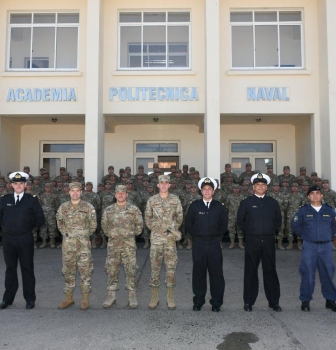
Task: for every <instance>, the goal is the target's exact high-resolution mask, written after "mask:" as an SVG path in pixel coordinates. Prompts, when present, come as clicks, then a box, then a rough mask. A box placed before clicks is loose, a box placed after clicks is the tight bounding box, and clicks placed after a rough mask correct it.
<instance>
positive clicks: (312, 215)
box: [292, 204, 336, 242]
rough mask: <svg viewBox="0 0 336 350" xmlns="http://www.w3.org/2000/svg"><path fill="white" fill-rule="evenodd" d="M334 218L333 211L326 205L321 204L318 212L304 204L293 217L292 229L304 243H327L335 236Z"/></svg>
mask: <svg viewBox="0 0 336 350" xmlns="http://www.w3.org/2000/svg"><path fill="white" fill-rule="evenodd" d="M335 217H336V213H335V210H334V209H333V208H332V207H330V206H329V205H328V204H322V208H321V209H320V210H319V211H318V212H317V211H316V210H315V209H314V208H313V207H312V206H311V205H310V204H306V205H304V206H303V207H301V208H300V209H299V210H298V211H297V213H296V214H295V215H294V217H293V219H292V228H293V231H294V232H295V233H296V234H297V235H298V236H299V237H301V238H302V239H303V240H304V241H310V242H328V241H331V240H332V239H333V237H334V236H335V235H336V221H335Z"/></svg>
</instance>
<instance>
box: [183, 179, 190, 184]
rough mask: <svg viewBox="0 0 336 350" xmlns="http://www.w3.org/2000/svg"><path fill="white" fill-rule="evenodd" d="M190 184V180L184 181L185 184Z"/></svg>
mask: <svg viewBox="0 0 336 350" xmlns="http://www.w3.org/2000/svg"><path fill="white" fill-rule="evenodd" d="M191 182H192V181H190V180H185V181H184V183H185V184H190V183H191Z"/></svg>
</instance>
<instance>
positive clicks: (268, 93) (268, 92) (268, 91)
mask: <svg viewBox="0 0 336 350" xmlns="http://www.w3.org/2000/svg"><path fill="white" fill-rule="evenodd" d="M273 91H274V88H265V94H266V97H267V101H272V97H273Z"/></svg>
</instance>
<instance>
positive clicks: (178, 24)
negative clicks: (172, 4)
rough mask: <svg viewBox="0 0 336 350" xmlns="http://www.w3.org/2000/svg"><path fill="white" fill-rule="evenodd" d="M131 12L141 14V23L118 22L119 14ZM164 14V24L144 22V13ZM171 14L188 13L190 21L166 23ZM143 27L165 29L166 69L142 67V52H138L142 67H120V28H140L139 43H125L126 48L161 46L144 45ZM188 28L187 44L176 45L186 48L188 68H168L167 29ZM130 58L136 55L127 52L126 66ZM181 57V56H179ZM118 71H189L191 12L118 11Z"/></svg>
mask: <svg viewBox="0 0 336 350" xmlns="http://www.w3.org/2000/svg"><path fill="white" fill-rule="evenodd" d="M133 12H138V13H141V22H120V14H121V13H133ZM158 12H160V13H163V12H164V13H165V14H166V21H165V22H144V14H145V13H158ZM173 12H177V13H180V12H186V13H189V16H190V20H189V22H168V13H173ZM144 26H146V27H147V26H148V27H149V26H162V27H165V28H166V42H165V43H164V44H165V45H166V55H165V58H166V67H143V65H144V62H143V57H144V55H143V52H140V56H141V65H142V67H134V68H132V67H121V36H120V35H121V28H122V27H141V42H140V43H135V42H130V43H127V47H129V46H130V44H131V45H140V46H141V45H147V47H148V46H149V45H150V44H155V45H162V43H157V42H156V43H148V42H147V43H144V41H143V36H144V34H143V32H144ZM186 26H188V42H187V43H184V42H183V43H182V42H181V43H178V44H183V45H187V46H188V52H187V62H188V66H186V67H169V62H168V56H169V50H168V47H169V45H171V44H175V42H174V43H173V42H172V43H168V27H186ZM131 56H136V55H131V54H130V53H129V51H128V52H127V64H129V63H130V57H131ZM179 56H181V55H179ZM118 70H119V71H175V70H191V11H190V10H187V9H186V10H184V9H176V10H166V11H165V10H150V11H135V10H129V11H118Z"/></svg>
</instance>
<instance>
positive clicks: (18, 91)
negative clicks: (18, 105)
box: [15, 89, 24, 102]
mask: <svg viewBox="0 0 336 350" xmlns="http://www.w3.org/2000/svg"><path fill="white" fill-rule="evenodd" d="M23 94H24V90H23V89H16V93H15V97H16V101H18V102H22V101H23V96H22V95H23Z"/></svg>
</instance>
